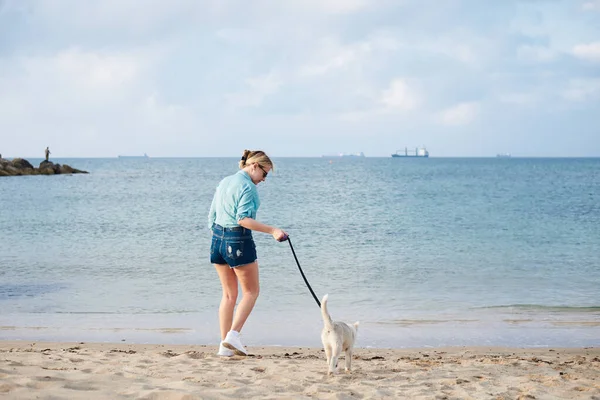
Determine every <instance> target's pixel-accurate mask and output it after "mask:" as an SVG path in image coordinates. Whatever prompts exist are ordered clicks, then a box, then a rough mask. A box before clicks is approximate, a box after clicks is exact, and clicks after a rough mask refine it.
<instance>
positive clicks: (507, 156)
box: [496, 153, 511, 158]
mask: <svg viewBox="0 0 600 400" xmlns="http://www.w3.org/2000/svg"><path fill="white" fill-rule="evenodd" d="M496 157H498V158H510V157H511V155H510V153H499V154H496Z"/></svg>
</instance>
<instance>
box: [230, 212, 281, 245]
mask: <svg viewBox="0 0 600 400" xmlns="http://www.w3.org/2000/svg"><path fill="white" fill-rule="evenodd" d="M238 224H240V226H243V227H244V228H246V229H250V230H251V231H259V232H264V233H268V234H270V235H271V236H273V238H274V239H275V240H277V241H282V240H285V238H286V237H287V233H285V232H284V231H282V230H281V229H279V228H275V227H273V226H270V225H267V224H263V223H262V222H258V221H257V220H255V219H253V218H250V217H246V218H242V219H241V220H239V221H238Z"/></svg>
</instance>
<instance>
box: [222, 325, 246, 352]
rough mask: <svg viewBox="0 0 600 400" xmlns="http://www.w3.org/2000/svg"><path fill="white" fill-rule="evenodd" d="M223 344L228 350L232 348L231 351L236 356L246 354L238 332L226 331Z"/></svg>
mask: <svg viewBox="0 0 600 400" xmlns="http://www.w3.org/2000/svg"><path fill="white" fill-rule="evenodd" d="M223 346H225V347H227V348H228V349H229V350H233V352H234V353H235V354H236V355H238V356H247V355H248V352H247V351H246V349H245V348H244V345H242V341H241V340H240V334H239V333H238V334H235V333H233V332H231V331H229V332H227V336H225V340H223Z"/></svg>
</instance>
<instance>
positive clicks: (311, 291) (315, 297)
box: [284, 236, 321, 308]
mask: <svg viewBox="0 0 600 400" xmlns="http://www.w3.org/2000/svg"><path fill="white" fill-rule="evenodd" d="M284 240H287V241H288V243H289V244H290V249H292V254H293V255H294V258H295V259H296V264H297V265H298V269H299V270H300V273H301V274H302V278H304V283H306V286H308V290H310V293H311V294H312V296H313V298H314V299H315V301H316V302H317V305H318V306H319V308H321V302H320V301H319V299H318V298H317V295H316V294H315V292H313V290H312V288H311V287H310V284H309V283H308V280H306V276H304V271H302V268H301V267H300V263H299V262H298V257H296V252H295V251H294V246H292V241H291V240H290V237H289V236H287V237H286V238H285V239H284Z"/></svg>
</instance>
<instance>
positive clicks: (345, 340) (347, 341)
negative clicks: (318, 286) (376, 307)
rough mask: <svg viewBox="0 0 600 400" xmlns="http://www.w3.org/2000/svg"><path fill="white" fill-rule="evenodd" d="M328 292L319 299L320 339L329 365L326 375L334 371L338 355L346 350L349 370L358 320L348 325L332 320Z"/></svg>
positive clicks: (347, 368)
mask: <svg viewBox="0 0 600 400" xmlns="http://www.w3.org/2000/svg"><path fill="white" fill-rule="evenodd" d="M328 296H329V295H328V294H326V295H325V296H323V300H321V314H322V315H323V323H324V326H323V331H322V332H321V341H323V347H324V348H325V355H326V356H327V365H328V366H329V372H328V375H331V374H333V373H335V371H336V369H337V362H338V357H339V356H340V354H342V351H345V352H346V357H345V358H346V371H350V369H351V364H352V349H353V348H354V341H355V340H356V333H357V331H358V322H355V323H354V324H352V325H348V324H347V323H345V322H340V321H333V320H332V319H331V316H330V315H329V312H328V311H327V298H328Z"/></svg>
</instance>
